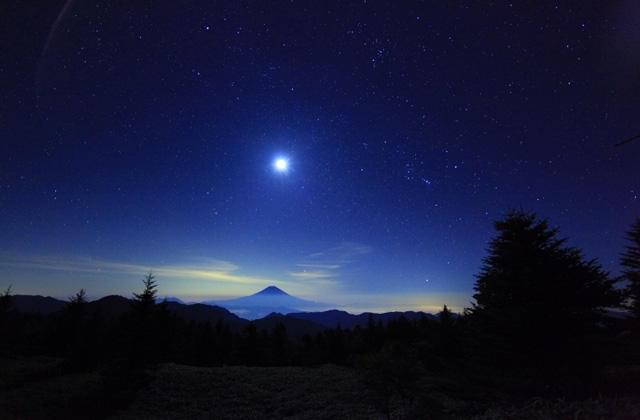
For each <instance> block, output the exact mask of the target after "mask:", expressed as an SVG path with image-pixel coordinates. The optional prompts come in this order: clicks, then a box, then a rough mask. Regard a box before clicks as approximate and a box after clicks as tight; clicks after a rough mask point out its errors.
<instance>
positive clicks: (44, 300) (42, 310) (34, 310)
mask: <svg viewBox="0 0 640 420" xmlns="http://www.w3.org/2000/svg"><path fill="white" fill-rule="evenodd" d="M12 300H13V306H14V308H15V310H16V311H18V312H23V313H29V314H40V315H49V314H52V313H54V312H58V311H59V310H61V309H62V308H64V307H65V305H66V304H67V303H66V302H65V301H63V300H60V299H56V298H52V297H51V296H46V297H45V296H39V295H38V296H31V295H14V296H13V297H12Z"/></svg>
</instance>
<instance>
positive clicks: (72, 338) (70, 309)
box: [61, 289, 91, 369]
mask: <svg viewBox="0 0 640 420" xmlns="http://www.w3.org/2000/svg"><path fill="white" fill-rule="evenodd" d="M86 306H87V295H86V293H85V291H84V289H80V291H79V292H78V293H76V294H75V295H73V296H72V297H70V298H69V303H68V304H67V306H66V308H65V310H64V313H63V316H62V319H61V322H62V332H63V339H64V348H65V353H66V356H67V361H68V363H69V366H70V367H71V368H74V369H77V368H82V367H85V366H86V365H87V364H88V362H89V357H90V356H91V355H90V354H89V353H90V352H89V348H88V342H89V333H90V332H89V331H88V329H87V319H86V317H87V308H86Z"/></svg>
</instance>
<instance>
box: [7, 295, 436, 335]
mask: <svg viewBox="0 0 640 420" xmlns="http://www.w3.org/2000/svg"><path fill="white" fill-rule="evenodd" d="M13 298H14V308H15V309H16V311H18V312H22V313H36V314H41V315H50V314H54V313H56V312H59V311H61V310H62V309H64V307H65V306H66V305H67V303H68V302H65V301H63V300H60V299H55V298H52V297H44V296H29V295H15V296H13ZM158 302H164V304H165V305H167V309H168V310H169V311H170V312H172V313H173V314H174V315H175V316H177V317H179V318H182V319H184V320H185V321H190V322H191V321H192V322H210V323H212V324H215V323H217V322H222V323H223V324H225V325H227V326H228V327H229V328H230V329H231V330H233V331H236V332H239V331H242V330H244V329H245V328H246V327H247V326H248V325H249V324H250V323H253V324H254V325H255V326H256V328H257V329H258V330H259V331H260V330H265V329H266V330H271V329H272V328H274V327H275V326H276V325H277V324H278V323H282V324H283V325H284V326H285V328H286V329H287V333H288V334H289V335H290V336H291V337H298V338H299V337H302V336H303V335H310V336H313V335H315V334H317V333H319V332H321V331H323V330H325V329H328V328H336V327H341V328H344V329H351V328H355V327H356V326H360V327H366V326H367V324H368V323H369V320H370V319H371V320H373V321H374V322H376V323H378V322H382V323H383V324H386V323H388V322H389V321H391V320H393V319H397V318H399V317H401V316H404V317H405V318H407V319H409V320H416V319H420V318H421V317H427V318H435V315H432V314H427V313H424V312H415V311H407V312H386V313H380V314H376V313H368V312H365V313H362V314H359V315H354V314H350V313H348V312H346V311H341V310H337V309H332V310H327V311H321V312H302V311H298V312H296V311H294V310H291V308H289V307H287V306H284V305H285V304H289V305H291V306H294V305H295V306H299V305H307V306H313V305H319V304H318V303H316V302H311V301H307V300H304V299H300V298H297V297H295V296H291V295H289V294H288V293H286V292H285V291H283V290H281V289H279V288H277V287H275V286H269V287H267V288H265V289H263V290H261V291H259V292H257V293H255V294H253V295H250V296H245V297H242V298H238V299H232V300H228V301H219V302H220V303H228V302H231V303H232V305H229V306H231V307H235V308H236V310H238V309H239V308H242V307H247V308H249V309H248V311H249V312H251V311H253V314H257V313H259V312H261V311H268V312H266V313H265V314H264V315H263V316H260V317H256V318H254V319H253V320H248V319H246V318H245V317H242V316H239V315H237V313H234V312H232V310H231V309H230V308H228V307H222V306H217V305H212V304H211V303H210V302H209V303H193V304H185V303H182V301H180V300H179V299H168V298H167V299H165V298H160V299H158ZM274 302H275V303H276V304H280V305H282V306H273V304H274ZM132 304H133V300H132V299H128V298H125V297H123V296H118V295H110V296H105V297H103V298H100V299H96V300H94V301H91V302H88V303H87V310H88V312H89V314H92V315H99V316H101V317H104V318H115V317H120V316H122V315H124V314H125V313H127V312H128V311H129V310H131V306H132ZM252 305H253V306H252ZM260 305H262V306H260ZM269 305H272V306H269ZM274 309H275V310H274Z"/></svg>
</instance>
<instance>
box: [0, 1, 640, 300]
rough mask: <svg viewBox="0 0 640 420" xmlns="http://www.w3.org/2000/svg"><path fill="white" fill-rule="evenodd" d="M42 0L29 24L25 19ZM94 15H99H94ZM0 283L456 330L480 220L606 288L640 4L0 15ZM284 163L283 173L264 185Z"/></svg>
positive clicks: (142, 8) (633, 99) (257, 6)
mask: <svg viewBox="0 0 640 420" xmlns="http://www.w3.org/2000/svg"><path fill="white" fill-rule="evenodd" d="M45 3H46V4H45ZM110 3H112V4H110ZM0 16H1V17H0V19H1V21H0V28H1V29H0V31H1V32H0V34H1V37H0V42H1V45H0V94H1V98H0V99H1V101H0V152H1V153H2V158H1V159H0V286H3V287H4V285H5V284H6V285H8V284H13V289H14V291H15V292H16V293H39V294H48V295H53V296H67V295H70V294H71V293H73V292H74V291H75V290H77V289H79V288H80V287H84V288H85V289H87V290H88V293H89V294H90V295H91V296H101V295H104V294H108V293H120V294H125V295H128V294H130V293H131V292H132V291H134V290H137V289H138V288H139V279H140V278H141V274H142V273H143V272H144V271H146V270H148V269H153V270H154V271H156V273H157V274H158V280H159V281H160V285H161V293H162V294H169V295H177V296H180V297H186V298H188V299H195V300H198V299H204V298H205V297H207V298H210V297H220V296H238V295H243V294H247V293H250V292H254V291H256V290H259V289H260V288H262V287H264V286H266V285H267V284H272V283H273V284H276V285H278V286H280V287H281V288H283V289H285V290H287V291H289V292H292V293H295V294H298V295H301V296H305V297H311V298H314V299H317V300H321V301H329V302H336V304H338V305H342V306H343V307H346V308H349V309H352V310H354V311H356V310H361V309H362V310H364V309H374V310H375V309H382V308H384V309H389V308H408V307H415V308H423V309H433V308H435V307H437V306H439V305H441V304H443V303H448V304H450V305H451V306H453V307H455V308H457V309H460V308H461V307H462V306H464V305H466V304H467V303H468V301H469V299H470V295H471V291H472V287H473V282H474V274H475V273H477V272H478V269H479V266H480V264H481V259H482V257H483V256H484V254H485V249H486V246H487V242H488V241H489V240H490V239H491V237H492V235H493V231H492V222H493V221H494V220H496V219H497V218H500V217H501V216H502V215H504V213H505V212H506V211H508V210H509V209H511V208H518V209H519V208H522V209H527V210H531V211H535V212H537V213H538V214H539V215H541V216H543V217H548V218H549V219H550V221H551V223H552V224H553V225H554V226H558V227H559V228H560V230H561V233H562V234H563V235H564V236H567V237H569V238H570V244H572V245H576V246H579V247H581V248H583V249H584V251H585V254H586V255H587V256H588V257H592V258H598V259H599V261H600V262H601V263H602V264H603V266H604V267H605V268H606V269H608V270H611V271H612V272H613V273H616V272H617V270H618V263H617V261H618V256H619V253H620V252H621V250H622V247H623V245H624V242H623V236H624V232H625V231H626V230H627V229H628V227H629V225H630V223H631V222H632V220H633V218H634V217H637V216H639V215H640V198H639V197H640V169H639V167H640V166H639V165H638V161H639V159H640V141H638V142H635V143H630V144H628V145H626V146H623V147H619V148H614V147H612V145H613V144H614V143H617V142H619V141H621V140H624V139H626V138H628V137H630V136H632V135H635V134H639V133H640V122H639V121H640V108H639V107H638V104H639V103H640V78H639V77H638V75H639V74H640V6H638V5H637V3H636V2H634V1H619V2H573V3H571V2H561V3H557V2H546V3H545V2H542V3H536V5H535V7H529V6H527V5H524V4H517V3H515V4H508V3H504V4H503V3H489V2H486V4H483V5H471V6H469V5H466V6H465V5H462V4H461V3H456V2H432V3H419V4H418V3H409V2H407V3H402V6H400V3H397V2H389V3H381V2H358V3H355V2H354V3H349V4H340V5H338V3H337V2H336V3H333V2H326V3H325V2H313V3H312V2H304V1H301V2H250V3H238V4H236V5H228V4H227V5H225V4H224V3H223V2H219V3H216V4H211V2H208V1H207V2H190V4H189V5H188V6H185V4H180V5H177V4H174V2H165V3H162V4H160V3H158V2H154V3H153V7H152V6H151V2H98V1H94V0H75V1H67V2H64V1H48V2H44V3H43V2H23V1H9V2H2V5H1V6H0ZM277 156H285V157H287V158H288V159H289V164H290V168H289V171H288V172H287V173H286V174H282V173H277V172H276V171H274V169H273V166H272V165H273V160H274V159H275V158H276V157H277Z"/></svg>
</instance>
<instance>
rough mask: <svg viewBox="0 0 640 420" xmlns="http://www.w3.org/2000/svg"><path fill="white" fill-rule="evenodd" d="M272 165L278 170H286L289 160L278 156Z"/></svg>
mask: <svg viewBox="0 0 640 420" xmlns="http://www.w3.org/2000/svg"><path fill="white" fill-rule="evenodd" d="M273 167H274V169H275V170H276V171H278V172H282V173H284V172H287V171H288V170H289V160H288V159H286V158H283V157H279V158H277V159H276V160H275V161H274V162H273Z"/></svg>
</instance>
